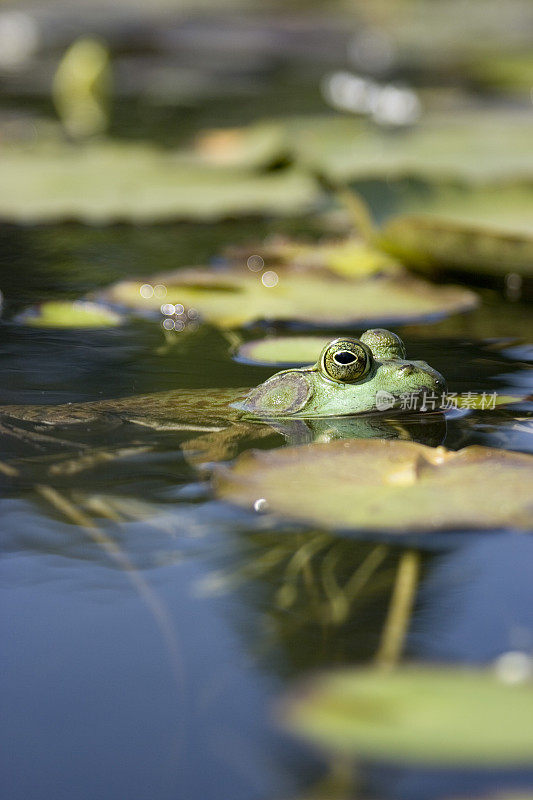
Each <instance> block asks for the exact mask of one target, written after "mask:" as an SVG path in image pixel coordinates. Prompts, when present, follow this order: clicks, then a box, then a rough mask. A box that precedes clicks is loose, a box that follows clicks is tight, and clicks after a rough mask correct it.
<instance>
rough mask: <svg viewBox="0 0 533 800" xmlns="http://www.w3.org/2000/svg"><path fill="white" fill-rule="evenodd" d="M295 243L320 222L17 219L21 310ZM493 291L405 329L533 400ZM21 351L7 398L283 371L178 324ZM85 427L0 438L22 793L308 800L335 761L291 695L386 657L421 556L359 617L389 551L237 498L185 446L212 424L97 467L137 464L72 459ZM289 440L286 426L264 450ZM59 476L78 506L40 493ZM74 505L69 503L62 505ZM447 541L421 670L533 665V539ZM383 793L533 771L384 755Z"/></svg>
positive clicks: (416, 635)
mask: <svg viewBox="0 0 533 800" xmlns="http://www.w3.org/2000/svg"><path fill="white" fill-rule="evenodd" d="M280 228H281V229H289V228H290V229H291V230H296V232H302V231H303V232H305V224H303V223H300V224H298V225H297V224H296V223H283V224H280V223H276V224H275V225H274V223H270V222H268V221H266V222H261V223H259V222H257V221H245V222H241V223H236V222H228V223H224V224H223V223H220V224H218V225H212V226H209V227H205V226H201V225H198V226H195V225H185V224H181V225H175V226H161V227H154V228H135V227H126V226H124V227H121V226H116V227H110V228H101V229H100V228H84V227H82V226H75V225H64V226H58V227H47V228H28V229H18V228H15V227H10V226H3V227H2V228H0V238H1V240H2V245H3V247H2V257H1V258H2V264H1V267H0V271H1V274H2V288H3V290H4V291H5V294H6V297H7V300H8V312H12V311H16V310H17V308H18V307H19V306H24V305H27V304H29V303H32V302H36V301H38V300H41V299H43V298H44V297H47V296H49V297H57V296H68V297H76V296H79V295H80V294H83V293H85V292H87V291H90V290H93V289H95V288H98V287H99V286H102V285H105V284H108V283H110V282H111V281H113V280H116V279H118V278H120V277H122V276H125V275H134V274H137V275H141V274H150V273H151V272H154V271H160V270H163V269H165V268H171V267H175V266H179V265H185V264H187V263H202V262H205V261H210V260H211V261H213V260H215V259H216V258H217V255H218V254H219V253H220V252H221V250H222V249H223V247H224V246H225V245H226V244H230V243H231V244H235V243H237V244H240V243H245V242H247V241H250V239H252V238H256V239H257V238H259V237H261V236H263V235H265V234H266V233H268V232H271V231H272V230H274V229H277V230H279V229H280ZM483 291H484V292H485V294H484V304H483V306H482V308H481V310H480V311H477V312H473V313H470V314H469V315H465V316H459V317H455V318H452V319H451V320H447V321H444V322H442V323H439V324H435V325H429V326H409V327H404V328H399V329H397V330H398V332H399V333H400V335H401V336H402V337H403V338H404V339H405V341H406V343H407V348H408V352H413V353H414V352H415V351H416V357H417V358H422V359H425V360H427V361H428V362H429V363H430V364H431V365H433V366H434V367H435V368H437V369H438V370H440V371H441V372H442V373H443V374H444V375H445V376H446V377H447V379H448V382H449V388H450V389H451V390H453V391H458V392H463V391H470V390H472V391H489V392H492V391H495V390H496V391H498V392H502V393H505V392H509V391H511V392H512V391H514V392H520V393H524V394H527V393H528V392H531V373H530V372H529V371H528V369H529V366H528V362H529V361H530V359H531V351H530V349H529V350H528V348H527V346H526V345H527V341H528V339H529V340H530V341H531V333H532V331H531V326H530V324H529V323H528V309H527V307H526V306H524V305H521V304H520V303H510V302H507V301H505V300H503V299H501V297H499V296H498V295H497V294H496V292H492V291H488V290H483ZM255 333H257V331H255ZM331 333H335V332H334V331H332V332H331ZM354 333H358V332H357V331H354ZM253 335H254V331H250V332H249V336H250V337H252V336H253ZM180 336H181V337H182V338H180ZM0 341H1V345H0V404H2V405H3V404H6V403H17V404H34V403H43V404H53V403H65V402H75V401H82V400H98V399H104V398H114V397H122V396H128V395H134V394H138V393H145V392H152V391H153V392H155V391H160V390H164V389H170V388H183V389H199V390H205V389H208V388H214V387H242V386H252V385H256V384H258V383H259V382H261V381H262V380H264V379H265V378H266V377H268V376H269V375H270V374H272V372H273V370H271V369H268V368H264V367H254V366H250V365H246V364H242V363H237V362H236V361H235V360H234V359H233V358H232V356H231V352H230V348H229V346H228V343H227V342H226V341H225V340H224V338H223V337H222V336H221V335H220V334H219V333H217V332H216V331H214V330H212V329H210V328H207V327H202V328H200V329H199V330H198V331H196V333H194V334H190V333H186V334H183V335H180V334H178V335H177V336H176V337H175V342H173V343H172V345H171V346H165V339H164V337H163V332H162V329H161V328H160V327H159V326H158V324H157V323H153V322H148V321H142V320H138V321H133V322H131V323H128V324H127V325H125V326H123V327H119V328H115V329H110V330H100V331H90V330H87V331H83V332H80V331H78V332H72V331H57V330H51V329H47V330H40V329H32V328H27V327H23V326H21V325H17V324H14V323H10V322H6V323H4V324H3V325H2V326H1V327H0ZM526 410H527V408H526V405H525V404H524V406H522V407H520V408H519V409H518V410H517V409H515V410H514V411H513V413H512V414H510V413H508V412H505V411H500V412H493V413H492V414H491V415H490V416H484V415H483V414H482V413H477V414H476V413H470V414H457V415H455V416H454V415H452V416H451V417H450V418H449V419H448V422H447V429H446V432H445V439H444V443H445V444H446V446H448V447H450V448H452V449H457V448H459V447H463V446H465V445H468V444H473V443H477V444H484V445H488V446H498V447H506V448H509V449H513V450H518V451H523V452H532V451H533V446H532V445H533V439H532V436H531V427H530V425H529V423H528V421H527V417H526ZM22 427H24V426H22ZM41 433H43V432H42V431H41ZM45 433H46V432H45ZM76 436H77V434H74V433H71V434H69V433H67V434H65V437H66V438H67V440H68V439H69V437H70V442H69V441H65V440H64V439H63V440H62V441H61V442H58V441H57V440H55V439H54V438H53V437H51V438H50V437H49V438H43V439H41V440H39V441H37V442H35V441H32V440H29V439H20V438H15V437H13V436H9V435H8V434H7V433H6V434H5V435H3V436H2V438H1V440H0V447H1V455H0V460H1V461H2V462H3V463H8V464H11V465H16V467H17V469H18V474H17V475H13V474H10V472H9V470H7V472H0V481H1V484H2V497H1V500H0V514H1V519H2V530H3V536H2V539H3V545H4V548H5V557H4V559H3V561H2V564H1V566H0V570H1V572H2V581H1V592H2V603H1V607H2V610H1V617H2V622H1V624H2V635H1V638H2V641H3V670H2V671H3V680H2V692H3V697H2V707H3V723H2V726H1V727H0V732H1V736H2V739H3V742H2V746H3V750H4V753H5V756H6V757H5V762H4V775H3V779H2V780H3V796H4V797H6V798H10V800H19V799H20V800H22V799H23V798H24V800H27V798H32V800H51V798H54V800H62V798H69V800H70V798H72V797H75V798H76V800H94V799H95V798H102V800H104V798H105V799H107V798H109V799H110V800H111V799H112V800H119V798H128V800H146V798H149V797H150V798H157V800H167V799H168V800H170V799H171V798H172V800H174V799H175V798H186V799H187V800H220V798H231V800H255V799H257V800H260V799H261V800H267V798H289V797H297V796H299V795H300V794H301V793H302V792H304V790H305V788H306V787H309V786H310V785H311V784H312V783H313V781H314V780H315V779H318V778H319V777H320V775H321V774H322V773H323V771H324V762H323V761H322V759H321V758H320V757H319V756H317V755H316V754H313V753H311V752H309V751H308V750H307V749H306V748H304V747H303V746H300V745H299V744H297V743H296V742H295V741H294V740H292V739H290V738H289V737H288V736H286V734H284V733H283V732H282V731H281V730H280V728H279V727H278V726H277V724H276V719H275V705H276V701H277V699H278V698H279V696H280V694H281V693H282V692H283V690H284V689H285V688H286V687H287V686H289V685H291V682H292V681H293V680H294V679H295V678H296V677H298V676H300V675H302V674H304V673H307V672H308V671H309V670H314V669H317V668H322V667H329V666H332V665H337V664H345V663H349V664H354V663H361V664H363V663H368V662H370V660H371V659H372V657H373V655H374V653H375V650H376V647H377V645H378V642H379V636H380V631H381V626H382V623H383V620H384V617H385V613H386V609H387V603H388V599H389V595H390V589H391V586H392V581H393V578H394V574H395V568H396V565H397V563H398V558H399V555H400V552H401V550H400V548H399V547H397V546H391V547H390V549H389V551H388V554H387V555H386V556H385V557H384V558H383V559H382V561H381V563H380V564H379V566H378V567H377V568H376V571H375V573H374V575H373V577H372V579H371V580H370V581H369V583H368V584H367V586H366V587H365V589H364V591H362V592H359V593H357V594H356V595H355V596H354V597H350V598H349V602H348V605H347V607H339V603H338V600H339V598H338V596H337V595H336V593H335V591H332V590H331V588H330V585H329V584H328V582H327V580H326V579H325V575H326V572H327V570H329V571H330V573H331V572H332V573H333V575H334V578H335V581H334V583H335V585H336V586H337V587H338V586H345V585H346V583H347V581H349V578H350V576H351V575H352V574H353V572H354V571H355V569H356V568H357V566H358V565H360V564H361V563H362V561H363V560H364V559H365V558H368V557H369V555H370V554H372V553H373V552H375V549H376V547H379V544H380V543H379V542H376V541H370V542H369V541H365V542H360V541H353V540H352V541H348V540H343V539H341V538H340V537H337V536H334V535H326V534H324V533H320V532H317V531H312V530H311V531H309V530H302V529H296V528H284V529H283V530H272V529H271V528H269V525H268V523H267V522H265V521H264V520H263V518H258V519H251V518H250V516H249V515H247V514H245V513H244V512H239V511H236V510H234V509H231V508H230V507H228V506H225V505H224V504H223V503H221V502H219V501H217V500H215V499H214V498H213V497H212V495H211V493H210V490H209V484H208V482H207V481H206V480H205V479H204V477H203V475H202V474H201V473H200V474H199V473H198V472H197V471H196V470H195V469H194V468H193V467H192V466H191V465H190V464H189V463H188V462H187V461H186V460H185V458H184V456H183V453H182V452H181V451H180V449H179V445H180V443H181V442H183V441H184V439H185V438H187V437H188V436H190V432H189V433H184V432H176V431H153V430H150V429H141V428H136V427H134V426H132V425H127V424H126V425H123V426H116V427H114V428H110V427H109V426H106V425H104V424H102V425H98V424H97V425H94V426H92V427H91V428H90V430H89V431H87V432H85V434H84V441H83V442H82V445H83V447H84V448H85V451H84V452H87V451H88V449H89V450H94V449H95V448H99V449H100V450H101V451H102V450H107V451H111V452H114V453H115V455H118V454H120V456H121V457H119V458H116V459H115V460H111V461H105V462H102V463H100V464H99V465H98V466H97V467H95V468H93V469H91V468H87V469H85V470H82V471H80V470H78V469H76V466H75V459H74V461H73V462H72V463H73V466H72V468H68V466H67V467H65V463H66V461H68V460H69V458H71V457H73V456H74V455H75V454H76V453H79V448H78V444H79V443H78V442H77V439H76ZM248 444H249V442H247V441H246V440H244V441H242V442H241V443H240V444H239V449H241V450H242V449H245V448H246V447H247V445H248ZM282 445H283V437H282V436H281V435H275V434H273V435H272V437H270V438H268V439H265V440H264V442H263V444H262V446H264V447H279V446H282ZM119 451H120V453H119ZM44 484H46V485H47V486H48V487H52V489H53V490H55V492H56V494H55V495H50V494H48V495H46V493H44V494H43V492H42V491H39V489H38V488H36V487H39V486H41V487H42V486H43V485H44ZM57 496H60V497H62V498H65V499H66V501H67V502H68V508H67V509H66V511H65V508H62V509H61V508H59V507H58V506H57V503H56V504H54V502H51V498H52V500H53V498H54V497H56V499H57ZM72 508H74V509H76V511H77V513H78V514H79V513H81V514H82V515H83V516H82V517H80V518H79V519H78V523H80V524H75V522H74V521H73V517H72V514H70V512H69V509H72ZM423 547H424V550H423V576H422V583H421V588H420V591H419V594H418V597H417V603H416V608H415V611H414V615H413V619H412V623H411V628H410V634H409V639H408V644H407V656H408V657H409V658H412V659H418V660H428V661H439V662H443V661H444V662H448V661H449V662H453V663H464V664H486V663H488V662H491V661H492V660H493V659H495V658H496V657H497V656H498V655H500V654H502V653H504V652H507V651H509V650H524V651H527V652H532V651H533V602H532V599H533V590H532V586H533V581H532V565H533V541H532V540H531V539H530V538H529V537H528V536H525V535H520V534H518V533H513V532H509V533H495V534H486V535H472V534H468V535H465V536H464V537H462V538H461V537H457V536H455V537H453V539H450V541H449V543H448V542H445V541H443V539H442V537H441V538H440V539H439V540H433V539H432V538H431V536H429V537H428V538H427V539H426V540H424V541H423ZM299 564H300V566H298V565H299ZM301 564H305V565H306V568H305V569H302V567H301ZM339 608H340V610H339ZM360 781H361V782H362V785H363V786H365V787H366V791H367V792H368V794H369V795H370V796H377V797H380V798H405V800H418V798H420V800H422V798H425V799H426V800H427V799H428V798H439V797H443V798H444V797H453V796H456V797H460V796H472V795H476V794H482V793H483V792H484V791H485V790H486V791H489V790H490V791H491V792H492V791H495V790H503V789H506V788H513V787H514V788H529V789H533V771H530V772H525V771H516V770H515V771H509V772H498V773H496V772H494V771H491V772H490V773H486V772H476V771H446V772H443V771H435V770H413V769H407V768H405V769H403V768H399V767H396V768H394V769H392V768H391V767H390V766H386V765H376V764H369V763H365V764H362V765H361V775H360Z"/></svg>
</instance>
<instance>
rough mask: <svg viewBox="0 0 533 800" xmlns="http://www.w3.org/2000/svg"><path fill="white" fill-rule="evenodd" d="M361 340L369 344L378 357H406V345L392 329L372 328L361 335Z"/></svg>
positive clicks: (385, 358) (386, 358)
mask: <svg viewBox="0 0 533 800" xmlns="http://www.w3.org/2000/svg"><path fill="white" fill-rule="evenodd" d="M361 341H362V342H363V343H364V344H366V345H368V347H370V349H371V350H372V353H373V354H374V356H375V357H376V358H378V359H384V360H388V359H395V358H401V359H403V358H405V345H404V343H403V342H402V340H401V339H400V337H399V336H397V335H396V334H395V333H393V332H392V331H388V330H386V329H385V328H370V330H368V331H365V332H364V333H363V335H362V336H361Z"/></svg>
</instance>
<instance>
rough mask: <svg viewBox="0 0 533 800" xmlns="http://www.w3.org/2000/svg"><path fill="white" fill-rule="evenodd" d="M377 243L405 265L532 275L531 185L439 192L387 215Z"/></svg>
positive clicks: (532, 209) (497, 273)
mask: <svg viewBox="0 0 533 800" xmlns="http://www.w3.org/2000/svg"><path fill="white" fill-rule="evenodd" d="M379 240H380V244H381V246H383V247H384V248H386V249H387V250H388V251H389V252H391V253H393V254H394V255H396V256H399V257H400V258H401V259H402V260H404V261H406V262H407V263H413V264H419V265H426V266H430V267H431V266H437V267H438V266H443V267H446V268H448V269H452V270H453V269H458V270H461V271H472V272H476V273H478V272H483V273H487V274H493V275H506V274H508V273H512V272H516V273H519V274H520V275H524V276H525V275H528V276H531V275H533V186H508V187H502V186H499V187H496V186H493V187H484V188H483V189H481V188H480V189H477V190H467V189H465V188H463V189H461V190H453V189H448V190H440V191H439V192H438V193H437V194H436V195H435V196H434V197H430V198H427V199H426V201H425V202H424V209H416V207H415V209H414V213H413V214H408V215H403V216H398V217H394V218H392V219H391V220H390V221H389V222H388V223H387V224H386V225H385V227H384V229H383V231H382V233H381V235H380V237H379Z"/></svg>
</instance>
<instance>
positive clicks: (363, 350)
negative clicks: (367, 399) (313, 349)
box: [318, 338, 373, 383]
mask: <svg viewBox="0 0 533 800" xmlns="http://www.w3.org/2000/svg"><path fill="white" fill-rule="evenodd" d="M372 363H373V359H372V353H371V352H370V349H369V348H368V347H367V345H366V344H363V342H360V341H359V339H350V338H342V339H334V341H333V342H330V343H329V344H327V345H326V346H325V347H324V349H323V350H322V353H321V354H320V359H319V362H318V364H319V367H320V370H321V372H322V373H323V374H324V375H325V376H326V377H327V378H331V380H334V381H340V382H341V383H355V382H356V381H359V380H361V378H364V376H365V375H366V374H367V373H368V372H369V371H370V368H371V367H372Z"/></svg>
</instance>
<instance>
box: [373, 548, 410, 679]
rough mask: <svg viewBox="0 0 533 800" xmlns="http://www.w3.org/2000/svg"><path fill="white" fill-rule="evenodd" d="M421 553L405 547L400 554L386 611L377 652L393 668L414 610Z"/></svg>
mask: <svg viewBox="0 0 533 800" xmlns="http://www.w3.org/2000/svg"><path fill="white" fill-rule="evenodd" d="M419 572H420V553H419V552H418V551H416V550H405V551H404V552H403V553H402V555H401V558H400V563H399V565H398V572H397V573H396V581H395V583H394V588H393V590H392V597H391V601H390V605H389V610H388V612H387V619H386V620H385V625H384V628H383V632H382V634H381V642H380V645H379V648H378V651H377V653H376V659H375V660H376V665H377V666H378V667H382V668H385V669H391V668H392V667H394V666H396V664H397V663H398V661H399V659H400V657H401V654H402V651H403V647H404V644H405V637H406V635H407V629H408V627H409V622H410V619H411V611H412V609H413V603H414V599H415V595H416V590H417V586H418V576H419Z"/></svg>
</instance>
